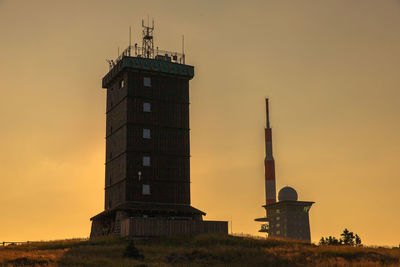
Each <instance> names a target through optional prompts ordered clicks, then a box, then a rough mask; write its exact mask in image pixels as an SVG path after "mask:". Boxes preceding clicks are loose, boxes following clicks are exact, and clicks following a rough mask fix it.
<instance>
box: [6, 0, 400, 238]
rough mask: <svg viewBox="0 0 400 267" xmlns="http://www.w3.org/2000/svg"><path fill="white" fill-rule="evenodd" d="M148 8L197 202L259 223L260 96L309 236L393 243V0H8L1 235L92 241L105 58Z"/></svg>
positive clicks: (243, 227) (396, 211)
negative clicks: (183, 125)
mask: <svg viewBox="0 0 400 267" xmlns="http://www.w3.org/2000/svg"><path fill="white" fill-rule="evenodd" d="M148 14H149V15H150V17H154V19H155V26H156V29H155V42H156V45H157V46H159V47H160V49H165V50H177V51H180V49H181V47H180V44H181V35H182V34H184V35H185V50H186V55H187V57H186V58H187V61H186V62H187V63H188V64H190V65H194V66H195V78H194V79H193V80H192V81H191V85H190V86H191V89H190V90H191V91H190V93H191V100H190V101H191V110H190V111H191V155H192V157H191V179H192V187H191V189H192V205H193V206H194V207H196V208H198V209H200V210H203V211H205V212H207V216H206V217H205V219H208V220H212V219H216V220H229V221H231V220H233V232H235V233H247V234H252V235H257V234H259V233H258V232H257V231H258V229H259V227H260V224H259V223H257V222H254V221H253V219H254V218H258V217H261V216H263V215H264V214H265V211H264V209H263V208H262V207H261V205H263V203H265V198H264V196H265V193H264V171H263V160H264V139H263V138H264V131H263V128H264V126H265V113H264V110H265V109H264V97H266V96H269V97H270V108H271V123H272V127H273V146H274V155H275V161H276V175H277V177H276V178H277V186H278V190H279V189H280V188H281V187H283V186H285V185H290V186H292V187H294V188H295V189H296V190H297V192H298V194H299V199H300V200H306V201H308V200H309V201H315V202H316V204H315V205H314V206H313V207H312V208H311V211H310V222H311V235H312V239H313V241H316V242H317V241H318V240H319V239H320V237H321V236H322V235H323V236H327V235H336V236H338V235H339V234H340V232H341V231H342V230H343V229H344V228H345V227H347V228H349V229H350V230H352V231H354V232H356V233H358V234H359V235H360V236H361V238H362V239H363V241H364V242H365V243H367V244H378V245H398V244H399V242H400V227H399V225H400V193H399V189H400V167H399V166H400V105H399V100H400V90H399V89H400V88H399V85H400V71H399V70H400V49H399V47H400V2H399V1H395V0H381V1H377V0H324V1H321V0H303V1H297V0H292V1H286V0H275V1H267V0H263V1H222V0H220V1H216V0H212V1H204V0H203V1H187V0H185V1H183V0H182V1H161V0H160V1H99V0H96V1H94V0H93V1H82V0H80V1H54V0H48V1H44V0H43V1H42V0H37V1H19V0H14V1H11V0H8V1H7V0H3V1H1V0H0V90H1V97H0V147H1V149H0V203H1V206H0V241H3V240H5V241H23V240H39V239H60V238H71V237H86V236H88V235H89V232H90V221H89V218H90V217H92V216H94V215H96V214H97V213H99V212H101V211H102V210H103V206H104V205H103V203H104V158H105V139H104V136H105V114H104V113H105V96H106V95H105V91H104V90H103V89H102V88H101V78H102V77H103V76H104V75H105V74H106V73H107V71H108V65H107V63H106V61H105V60H106V59H111V58H115V57H116V56H117V51H118V47H120V49H121V50H122V49H124V48H125V47H126V46H127V45H128V29H129V25H132V29H133V34H132V35H133V39H134V42H138V43H140V27H139V26H140V24H141V19H142V18H146V17H147V15H148Z"/></svg>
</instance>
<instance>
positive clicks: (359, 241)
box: [355, 234, 362, 247]
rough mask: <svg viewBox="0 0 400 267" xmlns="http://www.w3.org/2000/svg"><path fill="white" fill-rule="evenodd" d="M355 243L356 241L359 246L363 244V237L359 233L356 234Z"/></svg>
mask: <svg viewBox="0 0 400 267" xmlns="http://www.w3.org/2000/svg"><path fill="white" fill-rule="evenodd" d="M355 243H356V246H357V247H361V246H362V243H361V238H360V237H359V236H358V235H357V234H356V239H355Z"/></svg>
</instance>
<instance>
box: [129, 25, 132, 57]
mask: <svg viewBox="0 0 400 267" xmlns="http://www.w3.org/2000/svg"><path fill="white" fill-rule="evenodd" d="M131 37H132V30H131V26H129V56H131V46H132V39H131Z"/></svg>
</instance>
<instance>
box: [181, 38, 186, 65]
mask: <svg viewBox="0 0 400 267" xmlns="http://www.w3.org/2000/svg"><path fill="white" fill-rule="evenodd" d="M182 61H183V62H182V63H183V64H185V35H182Z"/></svg>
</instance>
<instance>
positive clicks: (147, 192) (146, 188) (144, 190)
mask: <svg viewBox="0 0 400 267" xmlns="http://www.w3.org/2000/svg"><path fill="white" fill-rule="evenodd" d="M142 194H143V195H150V185H149V184H144V185H143V187H142Z"/></svg>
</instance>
